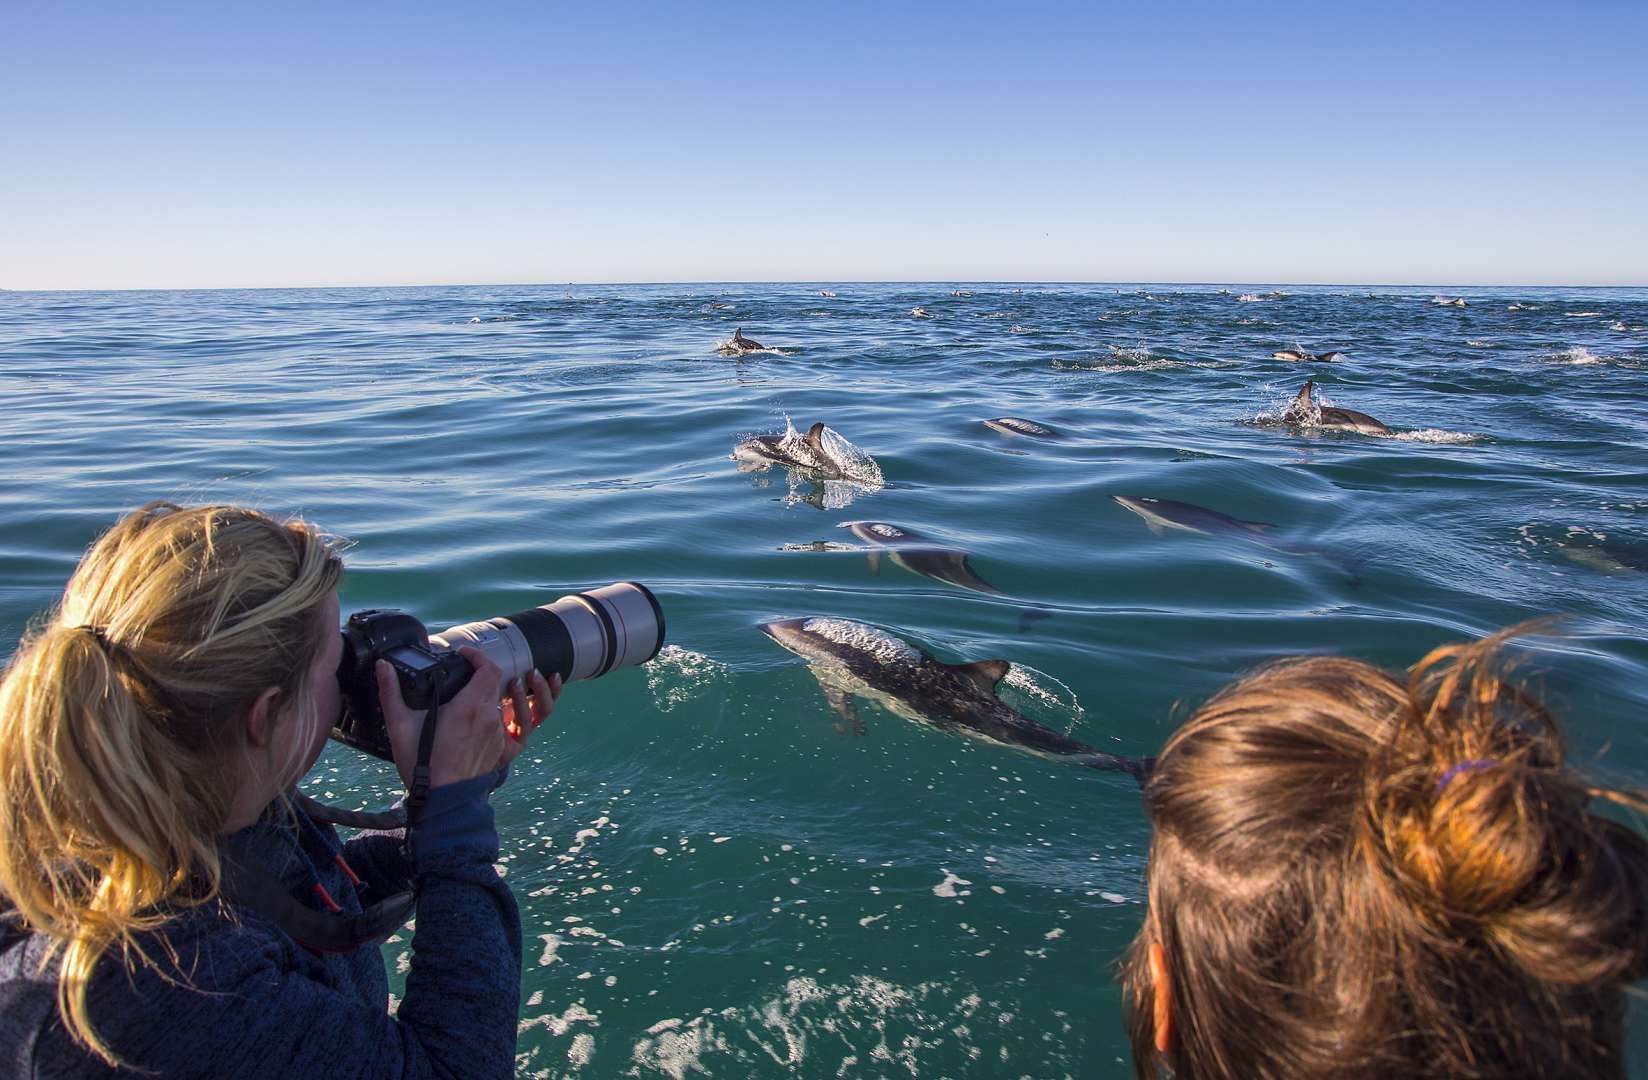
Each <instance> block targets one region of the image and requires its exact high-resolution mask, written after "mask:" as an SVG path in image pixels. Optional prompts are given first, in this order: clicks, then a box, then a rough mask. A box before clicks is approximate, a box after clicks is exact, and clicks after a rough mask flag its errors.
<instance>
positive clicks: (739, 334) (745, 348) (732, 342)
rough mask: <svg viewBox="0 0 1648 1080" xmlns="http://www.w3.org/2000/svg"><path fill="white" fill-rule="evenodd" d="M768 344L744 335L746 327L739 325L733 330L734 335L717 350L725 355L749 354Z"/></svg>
mask: <svg viewBox="0 0 1648 1080" xmlns="http://www.w3.org/2000/svg"><path fill="white" fill-rule="evenodd" d="M765 348H766V346H765V345H763V344H761V343H760V342H759V341H757V340H755V339H754V338H747V337H745V336H744V328H743V327H739V328H738V329H736V330H734V331H733V332H732V337H731V338H730V339H728V340H726V341H723V342H722V343H721V344H720V345H719V346H717V348H716V350H715V351H716V352H718V353H720V354H721V355H723V356H748V355H749V354H750V353H752V352H760V351H761V350H763V349H765Z"/></svg>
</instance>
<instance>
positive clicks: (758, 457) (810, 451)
mask: <svg viewBox="0 0 1648 1080" xmlns="http://www.w3.org/2000/svg"><path fill="white" fill-rule="evenodd" d="M824 431H825V427H824V424H823V422H822V421H821V422H819V423H816V424H814V425H813V426H812V427H810V428H808V429H807V433H806V434H805V435H800V436H797V435H796V434H795V432H794V431H785V432H784V434H782V435H751V436H750V437H749V438H747V439H745V440H744V441H743V442H741V443H739V444H738V445H737V446H735V447H733V450H732V456H733V457H735V458H737V459H739V460H740V461H747V462H750V463H752V464H759V465H783V466H785V467H787V468H791V469H807V470H809V471H811V472H815V473H818V474H819V475H820V476H824V477H827V478H830V479H840V478H841V477H842V476H843V475H844V474H843V473H842V471H841V466H840V464H839V463H838V462H837V461H836V460H835V459H834V458H832V457H831V456H830V454H829V453H828V451H826V450H825V448H824V443H823V438H824Z"/></svg>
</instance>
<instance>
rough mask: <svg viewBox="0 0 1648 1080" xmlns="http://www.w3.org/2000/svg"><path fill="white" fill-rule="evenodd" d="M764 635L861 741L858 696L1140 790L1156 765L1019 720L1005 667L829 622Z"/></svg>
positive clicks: (773, 626) (809, 621)
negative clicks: (802, 667) (790, 656)
mask: <svg viewBox="0 0 1648 1080" xmlns="http://www.w3.org/2000/svg"><path fill="white" fill-rule="evenodd" d="M760 628H761V632H762V633H764V634H766V635H767V636H768V637H770V638H772V639H773V640H774V641H776V642H778V643H779V644H780V645H782V646H784V648H786V649H788V650H790V651H791V652H793V653H795V654H796V655H797V656H799V657H801V658H802V659H804V660H806V661H807V663H808V664H809V665H810V666H811V668H812V672H813V676H814V677H815V678H817V679H818V685H819V688H820V689H822V690H823V691H824V697H825V699H826V700H828V701H829V703H830V707H831V708H833V709H835V711H836V712H838V713H840V714H841V718H842V720H843V721H845V723H843V724H839V725H837V730H839V731H841V732H843V733H845V732H846V731H848V730H851V731H852V732H853V733H854V734H857V735H862V734H864V722H863V721H862V720H861V719H860V718H859V715H858V707H857V704H856V703H855V701H854V698H855V697H862V698H867V699H869V700H871V701H875V702H878V703H879V704H881V705H883V706H885V707H886V708H887V709H888V711H890V712H892V713H894V714H896V715H898V716H902V717H904V718H905V719H908V720H914V721H915V722H917V723H920V724H927V725H929V726H931V727H936V728H938V729H939V730H940V731H952V732H955V733H957V734H960V735H969V736H972V737H973V738H976V739H983V740H984V741H985V742H993V743H999V744H1001V745H1003V746H1011V747H1015V748H1017V749H1020V750H1028V751H1030V752H1032V753H1036V754H1041V755H1044V756H1047V757H1054V758H1065V759H1068V760H1070V761H1074V762H1076V763H1078V764H1081V765H1086V766H1088V767H1089V768H1093V769H1107V770H1112V771H1117V772H1125V773H1128V774H1130V775H1131V776H1132V777H1133V778H1134V779H1136V780H1138V781H1139V783H1140V785H1141V786H1142V785H1143V783H1144V781H1145V778H1146V777H1147V776H1148V775H1149V773H1150V768H1151V766H1152V765H1154V764H1155V762H1154V759H1148V758H1147V759H1144V760H1138V759H1135V758H1127V757H1121V756H1119V755H1116V754H1108V753H1105V752H1104V751H1102V750H1099V749H1097V748H1096V747H1092V746H1088V745H1087V744H1086V743H1082V742H1077V741H1076V740H1075V739H1072V738H1070V737H1069V736H1067V735H1061V734H1059V733H1058V732H1057V731H1054V730H1053V729H1052V728H1048V727H1043V726H1042V725H1041V724H1038V723H1036V722H1035V721H1034V720H1031V719H1030V718H1028V717H1026V716H1022V715H1020V714H1019V713H1018V712H1017V711H1016V710H1014V709H1012V708H1011V707H1009V706H1008V705H1007V703H1006V702H1004V701H1002V700H1001V698H999V697H997V696H996V684H998V683H999V682H1001V680H1002V678H1003V677H1004V676H1005V675H1006V674H1007V672H1008V671H1009V670H1011V668H1012V665H1011V664H1009V663H1008V662H1007V661H1006V660H979V661H977V662H975V663H971V664H944V663H940V662H939V661H937V660H935V659H933V658H932V657H931V656H929V655H927V653H925V652H923V651H922V650H921V649H918V648H916V647H915V646H914V645H911V644H909V643H907V642H905V641H902V640H900V639H899V638H896V637H893V636H892V635H891V634H888V633H886V632H884V631H882V630H879V629H877V628H876V627H873V626H869V625H866V624H865V623H861V622H854V621H852V620H850V619H836V618H827V617H816V618H799V619H781V620H778V621H775V622H769V623H762V624H761V627H760Z"/></svg>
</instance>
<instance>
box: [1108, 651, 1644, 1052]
mask: <svg viewBox="0 0 1648 1080" xmlns="http://www.w3.org/2000/svg"><path fill="white" fill-rule="evenodd" d="M1512 633H1514V630H1511V631H1505V632H1504V633H1502V634H1498V635H1495V636H1494V637H1491V638H1488V639H1487V640H1485V641H1482V642H1478V643H1475V644H1471V645H1456V646H1448V647H1445V648H1441V649H1438V650H1436V651H1435V652H1433V653H1431V654H1430V655H1429V656H1428V657H1426V658H1425V659H1424V660H1422V661H1421V662H1420V663H1419V665H1418V666H1417V667H1416V668H1415V669H1414V671H1413V672H1412V674H1411V676H1410V677H1409V678H1407V679H1401V678H1398V677H1396V676H1393V675H1391V674H1389V673H1387V672H1384V671H1381V670H1379V669H1378V668H1374V667H1371V666H1369V665H1367V664H1363V663H1358V662H1356V661H1352V660H1340V659H1334V658H1329V657H1312V658H1308V659H1299V660H1289V661H1284V662H1282V663H1279V664H1276V665H1273V666H1271V667H1269V668H1266V669H1264V670H1261V671H1260V672H1258V673H1257V674H1254V675H1252V676H1249V677H1248V678H1246V679H1243V680H1242V681H1240V682H1238V683H1236V684H1235V685H1233V686H1231V687H1228V688H1226V689H1225V690H1224V691H1223V692H1221V693H1220V694H1219V695H1218V696H1216V697H1215V698H1214V699H1213V700H1211V701H1209V702H1208V703H1207V704H1206V705H1204V706H1202V708H1201V709H1200V710H1198V711H1197V713H1196V714H1195V715H1194V716H1193V717H1191V718H1190V720H1189V721H1188V722H1187V723H1185V725H1184V726H1183V727H1181V728H1180V729H1179V730H1178V732H1176V733H1175V734H1174V735H1173V737H1172V738H1171V739H1169V740H1168V743H1167V746H1166V747H1165V748H1164V749H1163V750H1162V753H1161V756H1160V758H1158V759H1157V763H1156V770H1155V773H1154V774H1153V775H1152V777H1151V779H1150V781H1149V783H1148V784H1147V785H1146V788H1145V801H1146V805H1147V807H1148V809H1149V812H1150V820H1151V824H1152V825H1153V826H1154V829H1155V835H1154V837H1153V839H1152V841H1151V847H1150V872H1149V897H1150V910H1149V914H1148V916H1147V917H1146V919H1145V923H1144V927H1143V928H1142V929H1141V930H1140V932H1139V935H1138V937H1137V939H1136V940H1135V941H1134V943H1133V947H1132V950H1131V952H1130V953H1129V955H1128V958H1127V960H1126V962H1125V964H1124V974H1125V979H1126V983H1127V995H1128V1003H1129V1007H1130V1013H1131V1028H1132V1039H1133V1049H1134V1061H1135V1067H1136V1070H1137V1073H1138V1075H1139V1076H1140V1077H1156V1076H1162V1075H1172V1076H1174V1077H1177V1078H1179V1080H1207V1078H1213V1077H1261V1076H1262V1077H1271V1078H1276V1080H1306V1078H1316V1077H1337V1078H1351V1077H1366V1078H1370V1080H1371V1078H1375V1077H1395V1076H1400V1077H1437V1078H1442V1077H1449V1078H1467V1077H1473V1078H1474V1077H1503V1078H1507V1080H1508V1078H1511V1077H1552V1078H1557V1077H1582V1076H1583V1077H1624V1076H1625V1075H1626V1063H1625V1057H1624V1047H1625V1037H1624V998H1625V993H1626V991H1627V990H1628V989H1629V987H1630V984H1631V983H1632V981H1634V980H1636V979H1640V978H1642V977H1643V975H1644V974H1645V973H1648V842H1645V841H1644V838H1643V835H1642V833H1641V832H1640V831H1639V830H1638V829H1637V828H1634V827H1632V826H1629V825H1626V824H1622V823H1621V822H1620V821H1619V820H1616V819H1615V818H1611V817H1608V816H1606V815H1603V814H1599V813H1597V812H1596V808H1595V803H1596V802H1598V801H1599V800H1600V801H1609V802H1614V803H1618V804H1622V805H1623V806H1626V807H1634V808H1636V809H1639V810H1640V809H1642V808H1643V807H1644V805H1645V803H1644V801H1643V798H1642V795H1641V793H1639V792H1629V791H1617V790H1609V789H1601V788H1596V787H1593V786H1591V785H1590V784H1589V783H1587V782H1586V781H1585V779H1584V778H1583V777H1582V776H1580V774H1579V773H1578V772H1577V771H1576V770H1574V769H1573V768H1572V767H1570V766H1569V765H1568V764H1567V763H1566V761H1565V759H1564V754H1563V746H1562V739H1561V737H1560V733H1559V731H1558V729H1557V727H1556V725H1555V723H1554V722H1553V721H1552V719H1551V717H1550V716H1549V715H1548V714H1547V713H1546V711H1545V709H1544V708H1543V707H1542V706H1541V705H1540V703H1539V702H1538V701H1536V700H1535V699H1534V698H1532V697H1531V696H1529V695H1528V694H1527V693H1525V692H1523V691H1522V690H1520V689H1519V688H1518V687H1517V686H1516V685H1514V684H1513V683H1512V682H1510V681H1508V680H1507V679H1506V677H1505V675H1504V671H1503V667H1502V665H1501V664H1500V663H1498V662H1497V661H1496V650H1497V649H1498V647H1499V646H1500V645H1501V644H1502V643H1503V642H1504V640H1505V639H1506V638H1507V637H1508V636H1509V635H1510V634H1512Z"/></svg>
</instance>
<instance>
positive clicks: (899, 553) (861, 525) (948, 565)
mask: <svg viewBox="0 0 1648 1080" xmlns="http://www.w3.org/2000/svg"><path fill="white" fill-rule="evenodd" d="M836 528H838V529H851V530H852V531H853V535H854V536H856V537H858V538H859V539H860V540H865V541H868V542H869V543H870V544H871V545H872V546H871V548H870V569H871V570H872V571H873V572H875V573H878V574H879V573H880V572H881V549H882V548H885V549H886V550H887V556H888V558H890V559H892V560H893V562H895V563H897V564H898V565H899V566H902V567H904V569H906V570H908V571H910V572H911V573H912V574H920V575H921V576H922V577H928V578H932V579H933V580H934V581H942V582H944V583H945V584H947V585H957V586H960V587H961V588H963V589H971V590H973V591H974V592H981V593H985V594H987V595H989V596H1003V595H1005V594H1004V593H1003V592H1002V591H1001V590H1000V589H998V588H996V587H995V586H994V585H992V584H990V583H989V582H987V581H985V580H984V579H983V578H981V577H979V576H978V575H977V574H976V573H974V572H973V568H972V567H971V566H969V565H968V563H967V553H966V552H965V551H961V550H958V549H956V548H947V547H942V546H940V545H939V544H937V543H934V542H933V541H932V540H931V539H930V538H928V537H926V536H923V535H921V534H920V533H918V532H916V531H914V530H913V529H906V528H904V527H903V526H902V525H892V524H889V523H888V522H885V521H843V522H842V523H841V524H840V525H837V526H836Z"/></svg>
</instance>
